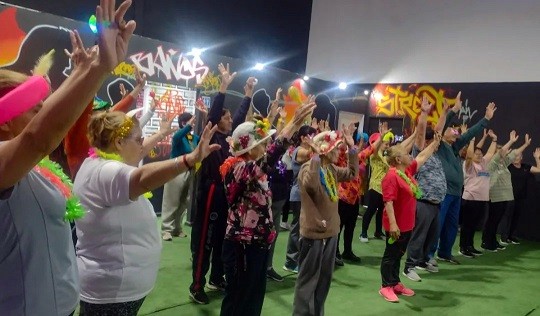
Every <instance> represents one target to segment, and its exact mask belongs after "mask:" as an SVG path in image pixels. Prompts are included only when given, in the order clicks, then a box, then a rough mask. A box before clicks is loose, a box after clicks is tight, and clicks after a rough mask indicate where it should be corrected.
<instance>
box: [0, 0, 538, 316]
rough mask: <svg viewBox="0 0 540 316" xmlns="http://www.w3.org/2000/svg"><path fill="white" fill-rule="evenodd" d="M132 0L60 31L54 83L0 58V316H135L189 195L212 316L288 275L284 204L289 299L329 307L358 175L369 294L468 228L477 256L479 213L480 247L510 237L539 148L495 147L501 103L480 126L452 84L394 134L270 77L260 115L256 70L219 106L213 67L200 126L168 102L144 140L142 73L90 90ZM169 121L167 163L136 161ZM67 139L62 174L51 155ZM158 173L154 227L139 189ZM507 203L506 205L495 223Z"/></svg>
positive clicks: (107, 65)
mask: <svg viewBox="0 0 540 316" xmlns="http://www.w3.org/2000/svg"><path fill="white" fill-rule="evenodd" d="M130 5H131V1H130V0H126V1H124V2H123V3H122V4H121V5H120V6H119V7H118V8H116V6H115V1H114V0H101V1H100V5H99V6H98V7H97V9H96V16H97V21H98V41H97V42H98V44H97V45H96V46H93V47H91V48H86V47H84V45H83V43H82V40H81V38H80V36H79V34H78V33H77V32H76V31H73V32H71V33H70V37H71V42H72V48H73V49H72V52H68V55H69V56H70V58H71V59H72V62H73V65H74V66H75V67H74V70H73V72H72V73H71V74H70V76H69V77H68V78H67V79H66V80H65V81H64V82H63V83H62V85H61V86H60V87H59V88H58V89H57V90H56V91H54V92H52V93H51V91H50V82H48V77H47V74H46V71H43V69H46V68H47V67H46V66H43V67H37V66H36V69H34V71H33V72H32V75H26V74H22V73H17V72H13V71H10V70H3V69H0V141H1V142H0V174H1V175H2V176H1V177H0V231H2V232H3V233H2V237H1V238H0V245H1V247H0V267H1V269H0V293H1V294H0V314H2V315H63V316H65V315H73V314H74V312H75V310H76V308H77V306H79V310H80V315H136V314H137V312H138V311H139V309H140V307H141V306H142V304H143V303H144V300H145V298H146V297H147V295H148V294H149V293H150V292H151V291H152V289H153V287H154V285H155V282H156V277H157V273H158V270H159V264H160V254H161V245H162V244H161V243H162V240H163V241H171V240H173V238H174V237H187V234H186V233H185V232H184V230H183V225H182V222H183V216H184V214H185V212H186V210H187V209H189V208H190V202H193V203H194V204H193V205H194V209H195V214H194V218H193V219H192V221H193V222H192V229H191V247H190V249H191V256H192V283H191V285H190V287H189V297H190V298H191V299H192V300H193V301H194V302H196V303H199V304H207V303H208V302H209V298H208V295H207V294H206V290H205V288H206V289H207V290H222V291H224V292H225V296H224V298H223V301H222V305H221V315H260V314H261V310H262V306H263V303H264V298H265V292H266V282H267V280H268V279H270V280H274V281H278V282H279V281H283V276H281V275H280V274H279V273H278V272H277V271H276V270H275V269H274V266H273V261H274V259H273V258H274V249H275V244H276V240H277V236H278V233H279V227H280V223H281V213H282V212H286V213H289V212H290V213H291V215H292V217H293V219H292V223H291V227H290V233H289V236H288V241H287V251H286V255H285V257H284V266H283V269H284V270H286V271H289V272H293V273H296V274H297V279H296V285H295V289H294V302H292V310H293V312H292V313H293V315H323V314H324V305H325V300H326V297H327V295H328V293H329V290H330V287H331V282H332V274H333V271H334V269H335V266H342V265H344V261H345V262H356V263H358V262H360V261H361V259H360V257H359V256H357V255H356V254H355V253H353V251H352V242H353V239H354V229H355V226H356V223H357V219H358V215H359V209H360V204H361V201H362V198H363V195H364V191H365V190H364V186H365V185H366V186H368V191H367V194H366V198H367V201H368V207H367V211H366V213H365V214H364V216H363V222H362V230H361V233H360V241H361V242H363V243H366V242H369V237H368V228H369V225H370V222H371V219H372V217H373V216H375V217H376V218H375V224H376V226H375V236H374V238H376V239H385V240H386V242H385V248H384V251H383V250H382V249H381V255H382V259H381V267H380V272H381V286H380V289H379V293H380V295H382V296H383V298H384V299H386V300H387V301H390V302H398V301H399V298H398V295H405V296H412V295H414V294H415V293H414V291H413V290H412V289H410V288H408V287H406V286H405V285H404V284H403V283H402V282H401V279H400V275H403V276H406V277H407V278H408V279H410V280H412V281H420V280H421V277H420V276H419V274H418V273H417V271H419V270H426V271H428V272H437V271H438V270H439V265H438V262H437V261H446V262H450V263H453V264H459V261H458V260H457V259H456V257H454V256H453V255H452V247H453V245H454V242H455V239H456V237H457V233H458V229H459V227H460V225H461V235H460V241H459V242H460V244H459V246H460V254H461V255H462V256H463V257H466V258H474V257H476V256H479V255H482V252H481V251H479V250H478V249H477V248H475V247H474V234H475V232H476V231H477V230H478V228H479V227H480V226H483V223H484V220H483V218H484V215H485V214H487V220H486V221H485V226H483V235H482V244H481V248H482V249H484V250H485V251H491V252H497V251H499V250H503V249H504V248H505V246H506V245H507V244H508V243H514V244H518V243H519V241H518V240H517V239H516V236H515V233H516V224H517V222H518V219H519V214H520V213H521V212H522V210H523V208H524V202H523V201H524V199H525V198H526V191H527V188H526V185H527V184H526V183H527V177H528V176H529V174H530V173H538V172H540V149H537V150H536V151H535V152H534V158H535V160H536V166H530V165H527V164H524V163H522V162H521V160H522V152H523V150H524V149H525V148H526V147H527V146H529V145H530V144H531V139H530V138H529V136H528V135H525V142H524V144H523V145H522V146H520V147H518V148H515V149H512V146H513V145H514V144H515V143H516V142H517V140H518V136H517V134H516V132H515V131H512V132H511V133H510V140H509V141H508V142H507V143H506V144H504V145H502V146H501V145H498V143H497V136H496V134H495V133H494V132H493V131H492V130H487V127H488V124H489V121H490V120H491V119H492V118H493V115H494V113H495V111H496V107H495V104H493V103H490V104H489V105H488V106H487V107H486V112H485V116H484V118H482V119H481V120H480V121H479V122H477V123H476V124H475V125H473V126H471V127H470V128H468V129H467V128H466V127H464V126H462V127H461V128H459V129H457V128H455V127H454V126H452V124H451V123H452V122H453V118H454V117H455V116H456V114H457V113H459V111H460V110H461V100H460V94H458V95H457V97H456V100H455V105H454V106H453V107H452V108H450V107H449V106H448V105H445V108H444V111H443V113H442V114H441V117H440V120H439V122H438V123H437V124H436V125H435V126H428V124H427V117H428V115H429V113H430V112H431V111H432V105H431V104H430V103H429V102H428V99H427V98H426V97H425V96H424V97H423V99H422V104H421V114H420V115H419V118H418V121H417V122H416V128H415V130H414V132H413V133H411V135H410V136H409V137H408V138H407V139H405V140H404V141H403V142H401V143H395V142H394V136H393V134H392V132H391V131H390V130H389V129H388V126H387V124H385V123H382V124H380V126H379V131H378V132H377V133H373V134H372V135H371V136H368V135H367V134H365V133H363V132H362V131H361V130H359V129H358V125H355V124H350V125H349V126H341V128H340V129H339V130H331V129H330V127H329V124H327V123H324V122H323V123H321V122H318V121H317V120H316V119H313V118H312V117H311V115H312V113H313V110H314V109H315V108H316V106H317V105H316V103H315V99H314V98H313V97H308V98H307V100H306V101H305V102H304V103H303V104H301V105H300V106H299V107H298V108H297V109H296V111H295V113H294V116H293V118H292V119H291V120H289V121H285V117H286V115H287V113H286V112H284V110H283V107H282V104H283V103H282V102H281V101H280V95H281V91H280V90H278V92H277V93H276V98H275V100H274V101H273V102H272V104H271V106H270V111H269V115H268V117H266V118H265V117H262V116H260V115H258V114H253V113H252V109H251V97H252V95H253V92H254V87H255V85H256V83H257V79H255V78H253V77H250V78H248V80H247V81H246V84H245V86H244V98H243V99H242V102H241V104H240V106H239V108H238V109H237V110H236V111H234V113H231V111H230V110H228V109H226V108H225V107H224V105H225V97H226V93H227V90H228V87H229V85H230V84H231V83H232V82H233V80H234V79H235V77H236V73H232V72H231V71H230V69H229V66H228V65H223V64H220V65H219V66H218V70H219V72H220V79H221V81H220V82H221V83H220V88H219V92H218V93H217V95H216V96H215V97H214V99H213V103H212V106H211V107H210V109H209V110H208V111H207V110H206V109H205V107H204V105H201V104H198V105H197V115H201V116H202V119H201V120H200V121H202V122H204V123H203V124H202V126H198V127H200V128H199V129H198V131H197V132H193V129H194V128H195V126H196V125H197V124H196V122H197V120H196V116H195V115H192V114H189V113H178V117H177V118H178V123H179V125H180V129H178V130H177V131H174V130H173V128H171V124H172V121H173V120H174V119H175V118H176V116H174V117H163V119H162V123H161V128H160V130H159V132H157V133H156V134H154V135H152V136H150V137H143V134H142V127H143V126H144V125H145V124H146V123H147V122H148V121H149V119H150V118H151V117H152V116H153V115H154V112H155V110H156V104H153V105H152V106H151V107H150V110H148V111H147V112H146V113H144V114H143V115H142V116H140V117H139V119H137V118H136V114H137V113H136V112H137V111H131V112H127V111H128V109H129V108H130V105H131V104H132V103H133V101H134V99H135V98H136V96H137V94H138V93H139V91H140V90H141V89H142V88H143V87H144V84H145V78H144V76H139V75H138V76H137V85H136V87H135V89H134V91H132V92H131V93H127V91H123V93H122V94H123V95H124V96H125V97H124V98H123V99H122V101H120V103H118V104H116V105H115V106H114V107H112V108H110V107H109V106H107V105H103V104H101V103H98V104H96V105H94V102H93V101H92V100H94V95H95V93H96V92H97V90H98V89H99V88H100V86H101V85H102V83H103V81H104V79H105V78H106V76H107V75H108V74H109V73H110V71H112V70H113V69H114V67H115V66H116V65H118V64H119V63H120V62H122V61H123V60H124V58H125V56H126V52H127V47H128V44H129V41H130V37H131V35H132V34H133V31H134V29H135V22H134V21H129V22H126V21H125V20H124V14H125V13H126V11H127V9H128V8H129V7H130ZM66 109H69V110H66ZM126 112H127V113H126ZM482 132H483V136H482V137H481V138H480V135H481V134H482ZM172 133H174V135H173V137H172V144H171V146H172V151H171V157H170V159H166V160H164V161H159V162H153V163H148V164H142V163H141V161H142V159H143V158H144V157H145V156H146V155H147V154H148V153H149V151H150V150H151V148H153V147H154V146H155V145H156V144H157V143H158V142H159V141H161V140H162V139H164V138H165V137H167V136H168V135H170V134H172ZM475 137H477V138H479V142H475ZM488 137H489V138H490V139H491V144H490V146H489V148H488V150H487V151H486V153H485V154H484V152H483V147H484V143H485V141H486V140H487V138H488ZM62 141H64V148H65V153H66V155H67V158H68V164H69V171H70V174H71V179H70V177H68V176H67V175H66V174H65V173H64V171H63V170H62V168H61V167H60V166H59V165H58V164H56V163H55V162H53V161H52V160H51V159H49V157H48V156H49V154H50V153H51V152H52V151H53V150H54V149H55V148H56V147H57V146H58V145H59V144H60V143H61V142H62ZM411 153H412V155H411ZM161 186H164V198H163V205H162V222H161V232H160V230H159V229H158V226H157V225H156V222H157V218H156V214H155V212H154V209H153V206H152V204H151V203H150V202H149V200H148V198H149V197H150V196H151V191H152V190H154V189H157V188H159V187H161ZM194 186H195V191H196V192H195V194H194V196H196V199H195V200H194V201H190V199H189V196H190V188H191V187H194ZM509 203H512V205H513V210H514V211H513V213H512V216H510V218H509V220H508V223H507V224H506V225H503V226H504V227H502V228H499V226H500V225H499V224H500V221H501V218H502V216H503V215H504V213H505V211H506V209H507V207H508V206H509ZM460 213H461V214H460ZM460 220H461V221H460ZM73 223H74V224H73ZM72 227H74V231H75V232H76V238H74V239H76V247H75V251H74V250H73V247H74V244H73V242H72ZM498 229H502V239H501V240H497V238H496V235H497V231H498ZM341 239H342V240H343V252H341V251H340V248H339V245H338V244H339V241H340V240H341ZM405 254H407V257H406V261H405V266H404V268H403V270H402V269H401V265H400V263H401V259H402V257H403V256H404V255H405ZM209 271H210V275H209V276H208V281H207V279H206V277H207V274H208V272H209ZM374 288H376V285H374Z"/></svg>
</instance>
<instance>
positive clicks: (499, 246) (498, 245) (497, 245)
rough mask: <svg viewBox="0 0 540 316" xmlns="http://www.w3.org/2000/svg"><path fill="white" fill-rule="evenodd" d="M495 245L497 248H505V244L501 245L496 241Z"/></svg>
mask: <svg viewBox="0 0 540 316" xmlns="http://www.w3.org/2000/svg"><path fill="white" fill-rule="evenodd" d="M495 246H496V247H497V250H505V249H506V247H505V246H503V245H501V244H499V243H497V244H496V245H495Z"/></svg>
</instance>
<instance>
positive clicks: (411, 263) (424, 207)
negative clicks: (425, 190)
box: [405, 201, 440, 272]
mask: <svg viewBox="0 0 540 316" xmlns="http://www.w3.org/2000/svg"><path fill="white" fill-rule="evenodd" d="M439 207H440V206H439V205H434V204H429V203H426V202H422V201H417V202H416V222H415V225H414V229H413V231H412V235H411V239H410V241H409V246H408V247H407V260H406V261H405V272H407V270H408V269H411V268H414V267H415V266H417V265H419V264H422V263H426V262H427V261H428V260H429V257H428V255H429V250H430V249H431V247H432V246H433V244H435V243H436V242H437V237H438V235H439Z"/></svg>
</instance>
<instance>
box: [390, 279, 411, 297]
mask: <svg viewBox="0 0 540 316" xmlns="http://www.w3.org/2000/svg"><path fill="white" fill-rule="evenodd" d="M394 293H396V294H401V295H403V296H414V291H413V290H411V289H409V288H406V287H405V285H403V283H401V282H400V283H398V284H397V285H394Z"/></svg>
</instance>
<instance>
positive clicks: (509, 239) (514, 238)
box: [508, 237, 521, 245]
mask: <svg viewBox="0 0 540 316" xmlns="http://www.w3.org/2000/svg"><path fill="white" fill-rule="evenodd" d="M508 241H509V242H511V243H512V244H514V245H519V244H521V243H520V242H519V239H517V238H516V237H510V238H508Z"/></svg>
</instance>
